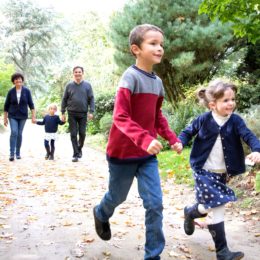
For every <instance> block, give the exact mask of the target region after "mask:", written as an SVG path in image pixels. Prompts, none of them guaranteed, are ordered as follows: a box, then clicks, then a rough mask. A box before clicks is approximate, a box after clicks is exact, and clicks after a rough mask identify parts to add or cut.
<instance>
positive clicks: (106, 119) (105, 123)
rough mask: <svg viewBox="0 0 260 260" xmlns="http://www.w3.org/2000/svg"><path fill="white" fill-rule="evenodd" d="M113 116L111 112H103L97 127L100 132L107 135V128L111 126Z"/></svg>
mask: <svg viewBox="0 0 260 260" xmlns="http://www.w3.org/2000/svg"><path fill="white" fill-rule="evenodd" d="M112 122H113V117H112V114H111V113H105V114H104V116H103V117H102V118H101V119H100V120H99V127H100V131H101V133H103V134H105V136H106V137H108V134H109V130H110V128H111V126H112Z"/></svg>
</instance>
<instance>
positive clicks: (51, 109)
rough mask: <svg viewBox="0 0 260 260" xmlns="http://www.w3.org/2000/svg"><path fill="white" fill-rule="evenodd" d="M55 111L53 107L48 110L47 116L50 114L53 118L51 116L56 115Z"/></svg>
mask: <svg viewBox="0 0 260 260" xmlns="http://www.w3.org/2000/svg"><path fill="white" fill-rule="evenodd" d="M56 111H57V108H56V107H54V106H53V107H50V108H49V114H50V115H51V116H53V115H54V114H55V113H56Z"/></svg>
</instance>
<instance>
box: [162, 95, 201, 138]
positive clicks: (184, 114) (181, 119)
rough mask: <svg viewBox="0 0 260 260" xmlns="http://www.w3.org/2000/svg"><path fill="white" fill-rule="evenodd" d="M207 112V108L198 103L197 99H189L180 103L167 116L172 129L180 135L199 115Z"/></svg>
mask: <svg viewBox="0 0 260 260" xmlns="http://www.w3.org/2000/svg"><path fill="white" fill-rule="evenodd" d="M203 112H205V108H203V107H201V106H200V105H198V104H196V102H195V101H192V100H187V101H181V102H179V103H178V105H177V107H176V108H174V109H173V111H172V112H171V113H168V115H167V117H168V120H169V124H170V127H171V129H173V130H174V131H175V133H176V134H177V135H178V134H179V133H180V132H181V131H182V130H183V129H184V128H185V127H186V126H187V125H188V124H190V123H191V122H192V120H193V119H195V118H196V117H197V116H198V115H200V114H201V113H203Z"/></svg>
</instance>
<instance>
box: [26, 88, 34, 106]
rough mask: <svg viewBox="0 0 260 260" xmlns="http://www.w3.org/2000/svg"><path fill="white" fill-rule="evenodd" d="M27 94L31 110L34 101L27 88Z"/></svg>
mask: <svg viewBox="0 0 260 260" xmlns="http://www.w3.org/2000/svg"><path fill="white" fill-rule="evenodd" d="M27 95H28V106H29V108H30V109H31V110H32V109H34V103H33V100H32V95H31V91H30V90H29V89H27Z"/></svg>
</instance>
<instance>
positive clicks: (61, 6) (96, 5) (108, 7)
mask: <svg viewBox="0 0 260 260" xmlns="http://www.w3.org/2000/svg"><path fill="white" fill-rule="evenodd" d="M5 1H6V0H0V5H1V4H2V3H3V2H5ZM32 1H33V2H35V3H39V5H40V6H43V7H53V8H54V9H55V10H56V11H58V12H62V13H64V14H66V15H69V14H76V13H79V12H80V13H82V12H88V11H96V12H97V13H98V14H99V15H100V16H103V17H104V18H105V19H106V18H107V17H109V15H111V14H112V12H113V11H115V10H119V9H120V8H122V7H123V5H124V3H125V2H126V1H127V0H72V1H71V0H32Z"/></svg>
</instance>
